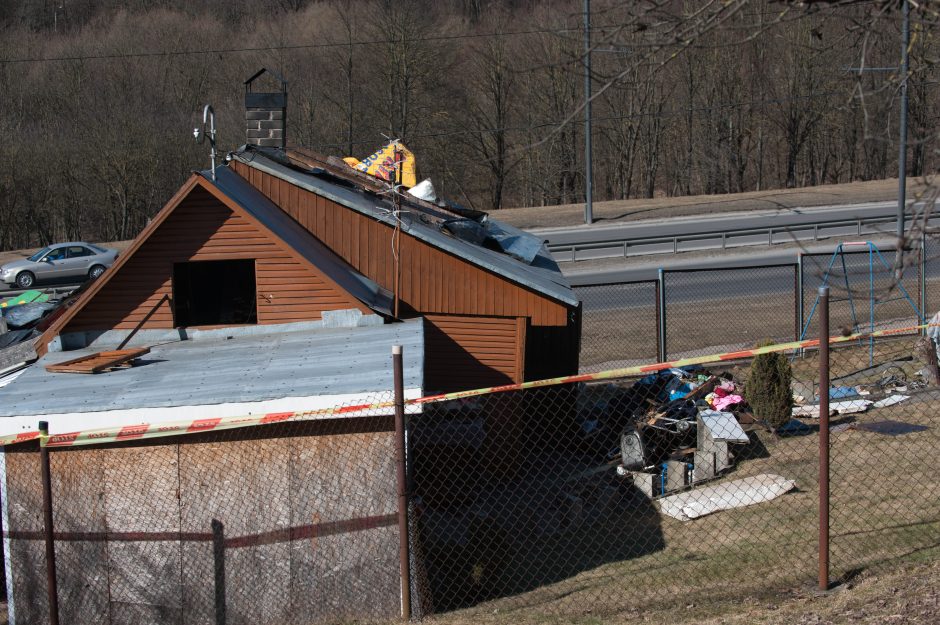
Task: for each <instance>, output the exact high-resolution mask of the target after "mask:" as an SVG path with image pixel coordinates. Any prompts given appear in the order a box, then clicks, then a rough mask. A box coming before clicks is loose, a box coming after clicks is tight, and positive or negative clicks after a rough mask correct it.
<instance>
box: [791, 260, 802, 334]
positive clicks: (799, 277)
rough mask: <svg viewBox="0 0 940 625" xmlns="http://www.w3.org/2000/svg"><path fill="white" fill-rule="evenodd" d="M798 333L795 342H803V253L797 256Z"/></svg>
mask: <svg viewBox="0 0 940 625" xmlns="http://www.w3.org/2000/svg"><path fill="white" fill-rule="evenodd" d="M793 295H794V296H795V299H796V333H795V335H794V339H793V340H794V341H801V340H803V323H804V321H803V304H804V302H803V253H802V252H801V253H799V254H797V255H796V293H794V294H793Z"/></svg>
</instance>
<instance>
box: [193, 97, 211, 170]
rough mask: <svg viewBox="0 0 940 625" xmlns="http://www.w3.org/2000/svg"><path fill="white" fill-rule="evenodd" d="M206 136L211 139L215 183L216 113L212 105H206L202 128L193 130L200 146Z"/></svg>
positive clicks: (203, 111)
mask: <svg viewBox="0 0 940 625" xmlns="http://www.w3.org/2000/svg"><path fill="white" fill-rule="evenodd" d="M206 136H208V137H209V148H210V149H209V161H210V165H211V171H212V181H213V182H215V111H213V110H212V105H211V104H206V106H205V108H203V109H202V128H199V127H198V126H197V127H196V128H193V138H194V139H195V140H196V143H198V144H199V145H202V144H203V142H204V141H205V140H206Z"/></svg>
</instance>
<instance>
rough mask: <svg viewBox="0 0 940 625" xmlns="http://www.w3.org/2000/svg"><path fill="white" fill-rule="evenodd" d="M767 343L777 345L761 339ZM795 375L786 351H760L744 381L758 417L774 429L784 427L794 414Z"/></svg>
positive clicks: (763, 343) (755, 414) (760, 344)
mask: <svg viewBox="0 0 940 625" xmlns="http://www.w3.org/2000/svg"><path fill="white" fill-rule="evenodd" d="M767 345H773V341H761V342H760V343H758V345H757V346H758V347H765V346H767ZM792 377H793V375H792V372H791V370H790V362H789V361H788V360H787V357H786V356H785V355H783V354H780V353H774V354H759V355H757V356H755V357H754V360H752V361H751V370H750V372H749V373H748V376H747V382H745V383H744V398H745V399H746V400H747V403H748V404H749V405H750V406H751V410H753V411H754V416H755V417H757V418H758V419H762V420H764V421H766V422H767V424H768V425H769V426H770V427H772V428H775V429H776V428H778V427H780V426H781V425H783V424H784V423H787V422H788V421H789V420H790V419H791V417H792V412H793V390H792V389H791V386H790V384H791V380H792Z"/></svg>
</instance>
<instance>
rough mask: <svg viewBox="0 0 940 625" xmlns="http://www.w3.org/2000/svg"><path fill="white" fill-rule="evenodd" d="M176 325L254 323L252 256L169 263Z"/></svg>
mask: <svg viewBox="0 0 940 625" xmlns="http://www.w3.org/2000/svg"><path fill="white" fill-rule="evenodd" d="M173 316H174V321H175V325H176V327H186V326H213V325H232V324H251V323H258V306H257V302H256V299H255V261H254V260H213V261H197V262H189V263H175V264H174V265H173Z"/></svg>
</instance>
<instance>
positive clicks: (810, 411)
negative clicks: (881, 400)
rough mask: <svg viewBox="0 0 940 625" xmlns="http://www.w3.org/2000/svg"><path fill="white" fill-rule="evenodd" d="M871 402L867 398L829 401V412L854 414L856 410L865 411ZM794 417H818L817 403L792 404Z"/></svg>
mask: <svg viewBox="0 0 940 625" xmlns="http://www.w3.org/2000/svg"><path fill="white" fill-rule="evenodd" d="M871 405H872V402H870V401H868V400H867V399H849V400H846V401H831V402H829V414H832V413H833V412H837V413H839V414H854V413H856V412H865V411H866V410H868V407H869V406H871ZM793 416H794V417H812V418H813V419H818V418H819V404H810V405H807V406H794V407H793Z"/></svg>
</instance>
